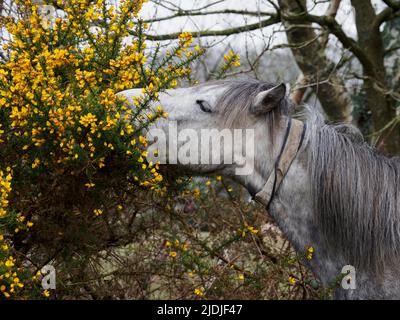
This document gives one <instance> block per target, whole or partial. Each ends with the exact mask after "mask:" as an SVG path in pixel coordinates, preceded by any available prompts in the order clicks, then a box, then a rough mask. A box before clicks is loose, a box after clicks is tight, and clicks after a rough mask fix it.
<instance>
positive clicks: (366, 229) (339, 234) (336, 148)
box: [309, 125, 400, 271]
mask: <svg viewBox="0 0 400 320" xmlns="http://www.w3.org/2000/svg"><path fill="white" fill-rule="evenodd" d="M314 128H315V129H316V130H311V132H310V150H311V151H310V161H309V163H310V168H309V169H310V176H311V184H312V190H313V195H312V197H313V199H314V204H315V212H316V222H317V224H318V227H320V228H321V229H322V232H323V234H324V235H325V238H326V245H327V246H328V247H330V248H332V249H333V252H339V251H341V252H344V254H345V258H346V259H348V261H349V264H352V265H354V266H356V267H361V268H365V269H366V270H368V269H369V270H371V271H377V270H381V271H383V267H384V263H385V264H387V263H388V262H389V263H390V262H393V263H394V262H395V261H393V259H396V258H398V257H399V248H400V224H399V221H400V220H399V214H400V208H399V207H400V203H399V200H400V199H399V195H400V178H399V177H400V174H399V173H400V161H399V160H397V159H389V158H387V157H385V156H383V155H381V154H379V153H378V152H377V151H376V150H374V149H373V148H372V147H371V146H369V145H368V144H366V143H365V142H364V141H363V139H362V135H361V134H360V133H359V132H358V130H357V129H355V128H354V127H348V126H345V125H341V126H340V127H338V126H330V125H321V126H317V127H314Z"/></svg>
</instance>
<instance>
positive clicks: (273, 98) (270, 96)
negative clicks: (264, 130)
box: [250, 83, 286, 114]
mask: <svg viewBox="0 0 400 320" xmlns="http://www.w3.org/2000/svg"><path fill="white" fill-rule="evenodd" d="M285 94H286V85H285V84H284V83H281V84H279V85H277V86H275V87H273V88H271V89H268V90H265V91H261V92H260V93H258V94H257V95H256V96H255V98H254V101H253V105H252V106H251V109H250V111H251V112H252V113H254V114H263V113H267V112H269V111H271V110H272V109H274V108H276V107H277V106H278V105H279V102H280V101H281V100H282V99H283V98H284V97H285Z"/></svg>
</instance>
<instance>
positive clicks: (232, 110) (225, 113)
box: [203, 79, 293, 128]
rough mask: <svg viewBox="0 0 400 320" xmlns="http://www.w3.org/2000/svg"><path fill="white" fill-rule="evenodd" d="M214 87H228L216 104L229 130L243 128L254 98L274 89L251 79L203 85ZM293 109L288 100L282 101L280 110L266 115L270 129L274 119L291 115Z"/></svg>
mask: <svg viewBox="0 0 400 320" xmlns="http://www.w3.org/2000/svg"><path fill="white" fill-rule="evenodd" d="M213 85H218V86H224V87H226V90H225V91H224V93H223V94H222V95H221V96H220V97H219V98H218V100H217V102H216V104H217V105H218V112H219V113H220V114H221V116H222V117H221V118H222V119H224V123H223V124H224V126H225V127H228V128H230V127H241V124H246V117H247V116H248V115H249V114H250V113H249V109H250V107H251V105H252V102H253V99H254V97H255V96H256V95H257V94H258V93H260V92H261V91H264V90H268V89H271V88H272V87H274V84H271V83H268V82H262V81H258V80H250V79H245V80H218V81H210V82H207V83H205V84H203V86H213ZM292 109H293V106H292V103H291V102H290V101H289V100H288V99H282V100H281V102H280V105H279V106H278V108H276V109H275V110H274V111H273V112H270V113H268V114H267V115H266V116H267V121H268V122H269V124H270V128H273V124H274V119H276V117H277V116H279V115H289V114H290V113H291V112H292Z"/></svg>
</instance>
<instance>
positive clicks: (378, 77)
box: [351, 0, 400, 155]
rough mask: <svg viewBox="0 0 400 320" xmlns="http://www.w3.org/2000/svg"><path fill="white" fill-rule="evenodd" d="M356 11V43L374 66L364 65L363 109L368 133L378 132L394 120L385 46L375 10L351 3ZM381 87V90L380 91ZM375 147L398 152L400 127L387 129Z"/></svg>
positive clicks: (363, 3) (364, 3)
mask: <svg viewBox="0 0 400 320" xmlns="http://www.w3.org/2000/svg"><path fill="white" fill-rule="evenodd" d="M351 4H352V6H353V7H354V9H355V18H356V27H357V34H358V43H359V45H360V46H361V47H362V49H363V50H364V51H365V53H366V54H367V56H368V57H369V59H370V60H371V62H372V64H373V69H371V68H367V67H366V66H363V75H364V77H365V79H364V83H363V91H364V93H365V96H366V103H367V105H366V108H367V110H368V111H370V112H371V124H370V126H369V131H370V132H371V133H374V132H377V131H379V130H381V129H382V128H384V127H385V126H386V125H387V124H388V123H389V122H390V121H391V120H393V119H394V118H395V117H396V110H395V108H394V101H393V100H392V99H391V98H390V96H389V95H387V94H385V92H384V89H383V88H387V87H388V84H387V80H386V72H385V65H384V47H383V41H382V36H381V33H380V30H379V26H376V25H374V23H373V21H374V20H375V18H376V13H375V10H374V8H373V6H372V4H371V2H370V1H367V0H351ZM382 87H383V88H382ZM377 147H378V148H379V149H380V150H382V151H383V152H385V153H386V154H389V155H396V154H398V153H399V151H400V128H399V126H395V127H394V128H391V129H389V130H386V131H384V132H383V134H382V135H381V137H380V139H379V141H378V142H377Z"/></svg>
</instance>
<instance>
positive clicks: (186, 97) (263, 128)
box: [119, 80, 291, 175]
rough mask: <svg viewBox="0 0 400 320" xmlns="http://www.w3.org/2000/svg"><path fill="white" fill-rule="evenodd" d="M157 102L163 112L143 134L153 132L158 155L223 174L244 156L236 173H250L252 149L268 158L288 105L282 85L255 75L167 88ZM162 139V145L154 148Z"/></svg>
mask: <svg viewBox="0 0 400 320" xmlns="http://www.w3.org/2000/svg"><path fill="white" fill-rule="evenodd" d="M141 94H142V90H141V89H132V90H126V91H123V92H120V93H119V95H123V96H125V97H126V98H127V99H128V103H132V102H133V99H134V97H138V96H140V95H141ZM158 104H160V105H161V107H162V108H163V109H164V110H165V111H166V112H168V117H167V119H165V120H164V119H163V120H159V121H158V122H157V123H156V124H155V125H154V126H153V127H151V128H149V131H148V137H149V139H150V140H152V139H153V138H154V137H156V139H157V141H158V145H157V148H158V151H159V156H160V157H161V158H162V157H165V158H164V161H166V162H167V163H169V164H178V165H181V166H184V168H186V169H190V170H191V171H195V172H197V173H210V172H218V173H221V174H228V175H232V174H233V175H237V174H238V169H239V168H242V169H243V168H244V167H246V164H244V163H243V160H244V158H246V159H245V161H250V162H251V163H248V164H247V165H248V170H246V169H243V170H242V173H240V172H239V175H240V174H242V175H247V174H251V173H252V172H250V171H251V170H253V169H254V167H255V166H257V163H256V162H257V158H258V156H259V154H258V153H260V152H261V153H263V154H264V158H265V160H263V161H262V162H265V161H268V159H270V158H271V159H272V158H273V157H274V155H275V151H274V148H273V146H274V145H275V144H279V140H280V137H279V136H280V128H281V127H282V126H283V125H284V124H282V122H283V121H282V118H283V116H284V115H286V114H288V113H289V111H290V106H291V103H290V102H289V100H288V99H287V97H286V87H285V85H284V84H279V85H272V84H269V83H265V82H260V81H255V80H221V81H213V82H208V83H205V84H202V85H198V86H194V87H188V88H179V89H173V90H167V91H165V92H162V93H160V94H159V101H158V102H155V103H154V106H155V105H158ZM162 134H164V137H165V139H164V137H160V136H161V135H162ZM164 140H165V141H164ZM164 144H165V148H164V149H165V150H160V149H162V148H163V145H164ZM171 146H172V147H171ZM213 148H215V149H213ZM271 148H272V149H271ZM196 150H197V151H196ZM149 151H150V150H149ZM266 153H267V156H266V157H265V154H266ZM149 154H150V156H152V155H151V152H149ZM155 160H156V159H155ZM161 162H163V161H161ZM264 164H265V163H264ZM260 165H262V164H260ZM249 166H250V167H249ZM249 170H250V171H249Z"/></svg>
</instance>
